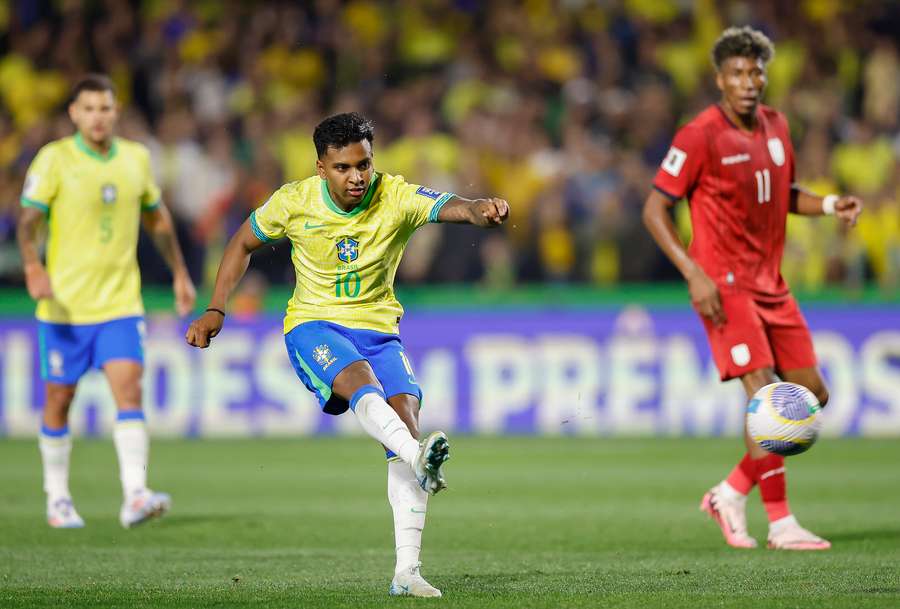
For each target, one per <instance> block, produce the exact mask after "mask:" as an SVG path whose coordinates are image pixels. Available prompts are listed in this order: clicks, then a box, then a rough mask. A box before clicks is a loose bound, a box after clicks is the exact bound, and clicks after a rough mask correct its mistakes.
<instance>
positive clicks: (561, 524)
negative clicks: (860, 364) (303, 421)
mask: <svg viewBox="0 0 900 609" xmlns="http://www.w3.org/2000/svg"><path fill="white" fill-rule="evenodd" d="M451 443H452V459H451V461H450V462H449V463H448V465H447V470H446V471H447V475H448V481H449V483H450V488H449V490H448V491H446V492H445V493H442V494H440V495H438V496H437V497H434V498H432V500H431V502H430V504H429V513H428V525H427V527H426V530H425V540H424V549H423V554H422V559H423V561H424V566H423V574H424V575H425V576H426V578H427V579H429V580H430V581H431V582H432V583H433V584H435V585H436V586H437V587H439V588H441V589H442V590H443V591H444V598H443V599H439V600H433V599H394V598H390V597H389V596H388V595H387V589H388V584H389V582H390V577H391V574H392V570H393V533H392V521H391V514H390V509H389V507H388V503H387V499H386V489H385V479H386V472H385V466H384V461H383V454H382V453H380V452H379V449H378V447H377V445H376V444H375V443H374V442H372V441H371V440H367V439H364V438H353V439H347V438H317V439H306V438H298V439H294V440H284V439H280V440H263V439H259V440H234V441H224V440H223V441H156V442H154V444H153V448H152V453H153V454H152V468H151V476H150V481H151V485H152V486H153V487H154V488H157V489H159V490H165V491H168V492H170V493H172V496H173V500H174V509H173V511H172V513H171V514H170V515H168V516H167V517H166V518H165V519H163V520H161V521H158V522H153V523H150V524H148V525H145V526H144V527H142V528H138V529H135V530H132V531H125V530H122V529H121V528H120V527H119V524H118V519H117V517H118V508H119V502H120V496H119V487H118V476H117V467H116V461H115V453H114V451H113V448H112V444H111V443H110V442H109V441H77V442H76V444H75V450H74V452H73V473H72V480H71V487H72V491H73V494H74V497H75V501H76V505H77V506H78V509H79V511H80V512H81V515H82V516H83V517H84V518H85V520H86V521H87V528H85V529H83V530H69V531H57V530H51V529H50V528H49V527H47V526H46V524H45V523H44V515H43V508H44V505H43V496H42V493H41V490H40V465H39V461H38V450H37V446H36V443H35V442H34V441H19V440H3V441H0V607H4V608H8V609H12V608H15V607H192V608H203V607H223V608H224V607H264V608H269V607H304V608H319V607H353V608H361V607H365V608H368V607H411V606H413V605H430V606H436V605H441V606H444V607H472V608H479V609H491V608H495V607H509V608H516V609H521V608H527V607H548V608H549V607H617V608H619V607H641V608H643V607H666V608H667V609H671V608H678V607H685V608H687V607H690V608H691V609H697V608H706V607H735V608H748V607H765V608H766V609H777V608H787V607H796V608H802V609H813V608H814V609H822V608H830V607H852V608H853V609H862V608H868V607H885V608H887V607H900V517H898V514H900V470H898V464H900V442H898V441H897V440H830V439H827V440H823V441H821V442H820V443H819V444H818V445H817V446H816V447H815V448H813V450H812V451H810V452H809V453H807V454H805V455H801V456H798V457H792V458H791V459H789V461H788V463H789V467H788V475H789V482H790V487H789V488H790V496H789V498H790V499H791V502H792V506H793V507H794V509H795V512H796V514H797V515H798V517H799V518H800V520H801V522H802V523H803V524H805V525H807V526H808V527H809V528H811V529H812V530H813V531H815V532H817V533H819V534H821V535H823V536H825V537H827V538H829V539H831V541H832V542H833V544H834V548H833V549H832V550H830V551H828V552H818V553H814V552H808V553H787V552H773V551H770V550H766V549H756V550H735V549H731V548H728V547H726V546H725V544H724V543H723V541H722V538H721V535H720V534H719V531H718V529H717V528H716V526H715V525H714V524H713V523H712V522H711V521H709V520H708V519H707V518H706V517H705V516H704V515H702V514H701V513H700V512H699V511H698V510H697V504H698V503H699V501H700V497H701V495H702V494H703V492H704V491H705V490H706V489H707V488H708V487H709V486H710V485H712V484H713V483H714V482H716V481H718V480H719V479H721V477H722V476H723V475H724V474H725V473H726V471H727V469H728V468H729V466H730V464H732V463H733V462H735V461H736V460H737V459H738V457H739V456H740V453H739V447H738V440H736V439H727V440H699V439H672V440H627V439H616V440H610V439H585V438H577V439H576V438H554V439H539V438H466V437H458V438H451ZM750 506H751V508H750V528H751V533H752V534H753V535H755V536H756V537H757V538H758V539H760V541H762V542H763V545H764V542H765V520H764V515H763V512H762V508H761V506H760V504H759V501H758V496H757V495H756V493H754V495H753V496H752V497H751V501H750Z"/></svg>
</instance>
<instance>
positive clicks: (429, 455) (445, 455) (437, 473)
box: [413, 431, 450, 495]
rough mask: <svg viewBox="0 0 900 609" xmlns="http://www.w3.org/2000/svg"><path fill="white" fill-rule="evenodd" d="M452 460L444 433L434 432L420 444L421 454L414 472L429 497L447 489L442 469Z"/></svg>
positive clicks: (418, 454)
mask: <svg viewBox="0 0 900 609" xmlns="http://www.w3.org/2000/svg"><path fill="white" fill-rule="evenodd" d="M449 458H450V443H449V442H448V441H447V435H446V434H445V433H444V432H443V431H433V432H431V433H430V434H428V437H426V438H425V439H424V440H422V441H421V442H420V443H419V452H417V453H416V459H415V461H413V472H414V473H415V475H416V480H418V481H419V486H421V487H422V490H424V491H425V492H427V493H428V494H429V495H434V494H435V493H437V492H439V491H442V490H443V489H445V488H447V481H446V480H444V473H443V472H442V471H441V467H442V466H443V465H444V461H446V460H447V459H449Z"/></svg>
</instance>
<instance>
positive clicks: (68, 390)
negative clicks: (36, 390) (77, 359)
mask: <svg viewBox="0 0 900 609" xmlns="http://www.w3.org/2000/svg"><path fill="white" fill-rule="evenodd" d="M46 396H47V397H46V401H45V402H44V407H45V408H46V409H47V410H48V411H50V412H53V413H62V414H64V413H66V412H68V410H69V406H70V405H71V404H72V400H73V399H74V398H75V387H74V386H69V385H57V384H50V385H48V386H47V391H46Z"/></svg>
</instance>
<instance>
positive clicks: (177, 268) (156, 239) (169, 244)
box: [141, 203, 197, 316]
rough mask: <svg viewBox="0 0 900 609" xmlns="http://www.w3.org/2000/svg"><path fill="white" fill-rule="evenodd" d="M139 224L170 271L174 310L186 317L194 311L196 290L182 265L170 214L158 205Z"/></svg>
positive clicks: (182, 261)
mask: <svg viewBox="0 0 900 609" xmlns="http://www.w3.org/2000/svg"><path fill="white" fill-rule="evenodd" d="M141 223H142V224H143V225H144V230H145V231H147V234H148V235H150V238H151V239H152V240H153V245H155V246H156V249H157V250H158V251H159V253H160V254H161V255H162V257H163V260H165V261H166V264H167V265H168V266H169V270H170V271H172V289H173V291H174V292H175V310H176V311H177V312H178V314H179V315H182V316H184V315H187V314H188V313H190V312H191V311H192V310H193V309H194V303H195V302H196V301H197V290H196V289H195V288H194V282H193V281H191V275H190V273H188V270H187V265H186V264H185V263H184V255H183V254H182V253H181V246H179V245H178V237H177V236H176V235H175V223H174V221H173V220H172V214H170V213H169V210H168V209H167V208H166V206H165V205H163V204H162V203H160V204H159V205H157V206H156V207H154V208H153V209H151V210H148V211H145V212H144V213H143V214H141Z"/></svg>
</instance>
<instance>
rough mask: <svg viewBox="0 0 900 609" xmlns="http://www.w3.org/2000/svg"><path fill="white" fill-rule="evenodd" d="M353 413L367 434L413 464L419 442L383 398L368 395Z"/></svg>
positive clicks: (372, 394)
mask: <svg viewBox="0 0 900 609" xmlns="http://www.w3.org/2000/svg"><path fill="white" fill-rule="evenodd" d="M353 411H354V412H355V413H356V418H357V419H359V423H360V425H362V428H363V429H364V430H366V433H367V434H369V435H370V436H372V437H373V438H375V439H376V440H378V441H379V442H381V443H382V444H384V446H385V447H387V449H388V450H390V451H392V452H393V453H394V454H395V455H397V456H398V457H400V458H401V459H403V460H404V461H405V462H406V463H409V464H412V462H413V461H414V460H415V458H416V453H417V452H418V451H419V441H418V440H416V439H415V438H414V437H412V434H411V433H409V428H407V427H406V423H404V422H403V420H402V419H401V418H400V417H399V416H398V415H397V413H396V412H394V409H393V408H391V406H390V404H388V403H387V402H385V401H384V398H383V397H381V396H380V395H378V394H377V393H374V392H373V393H367V394H365V395H363V396H362V397H361V398H359V399H358V400H357V401H356V405H355V407H354V410H353Z"/></svg>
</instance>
